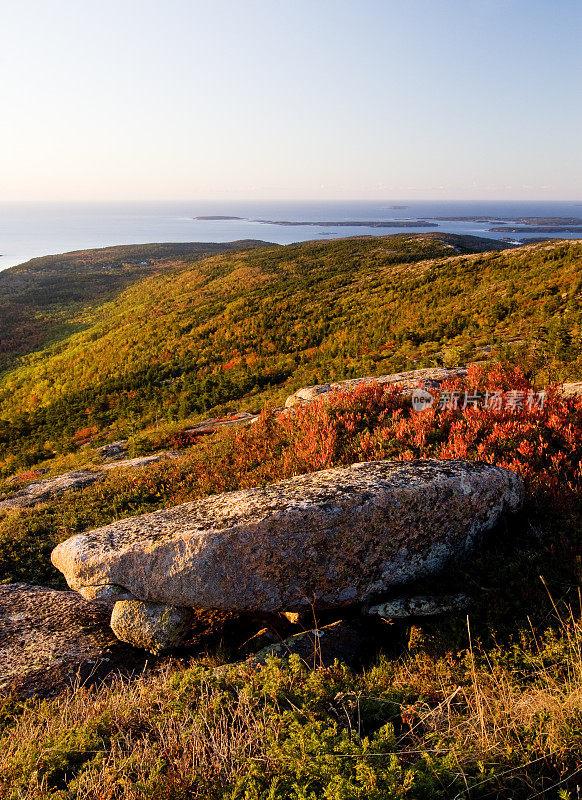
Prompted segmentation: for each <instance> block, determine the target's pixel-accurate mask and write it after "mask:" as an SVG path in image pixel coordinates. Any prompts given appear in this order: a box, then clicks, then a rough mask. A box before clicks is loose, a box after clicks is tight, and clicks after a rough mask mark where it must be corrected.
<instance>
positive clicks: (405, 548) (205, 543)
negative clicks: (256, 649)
mask: <svg viewBox="0 0 582 800" xmlns="http://www.w3.org/2000/svg"><path fill="white" fill-rule="evenodd" d="M523 492H524V489H523V482H522V480H521V479H520V478H519V477H518V476H517V475H516V474H515V473H513V472H510V471H508V470H505V469H502V468H500V467H495V466H491V465H487V464H479V463H471V462H465V461H453V460H441V461H439V460H431V459H427V460H416V461H405V462H402V461H379V462H367V463H360V464H354V465H352V466H349V467H341V468H336V469H328V470H324V471H322V472H316V473H312V474H310V475H300V476H297V477H294V478H290V479H288V480H283V481H280V482H279V483H275V484H272V485H270V486H265V487H259V488H255V489H246V490H243V491H237V492H229V493H225V494H219V495H215V496H213V497H208V498H205V499H203V500H197V501H195V502H190V503H185V504H183V505H180V506H176V507H174V508H170V509H167V510H164V511H157V512H154V513H152V514H145V515H142V516H139V517H133V518H129V519H124V520H120V521H118V522H114V523H112V524H111V525H107V526H105V527H102V528H98V529H97V530H93V531H88V532H86V533H83V534H79V535H77V536H73V537H72V538H70V539H68V540H67V541H65V542H63V543H62V544H60V545H58V547H57V548H56V549H55V550H54V551H53V555H52V560H53V564H54V565H55V566H56V567H57V568H58V569H59V570H61V572H63V573H64V575H65V577H66V579H67V581H68V583H69V585H70V586H71V588H72V589H75V590H77V591H78V592H80V593H81V594H83V595H85V596H86V597H87V598H91V599H99V596H100V591H101V590H102V591H103V592H105V593H106V594H107V593H108V592H109V593H110V592H111V587H112V586H114V587H118V590H119V592H124V593H125V594H124V595H123V596H122V595H120V594H118V595H117V599H132V598H135V599H138V600H142V601H149V602H154V603H165V604H168V605H173V606H184V607H194V608H218V609H230V610H237V611H248V610H260V611H266V612H272V611H294V610H301V609H304V608H307V607H309V606H311V605H313V606H314V607H315V608H337V607H344V606H351V605H356V604H358V603H362V602H366V601H369V600H371V599H372V598H374V597H376V596H378V595H381V594H382V593H383V592H385V591H386V590H389V589H391V588H392V587H394V586H398V585H403V584H407V583H410V582H412V581H415V580H417V579H419V578H422V577H424V576H427V575H432V574H435V573H438V572H439V571H440V570H442V569H443V567H444V566H445V565H446V564H447V563H449V562H450V561H451V560H454V559H458V558H461V557H463V556H466V555H467V554H468V553H470V552H471V551H473V550H474V549H475V548H476V547H478V546H479V544H480V542H481V541H482V538H483V534H484V533H486V532H487V531H488V530H490V529H491V528H493V527H494V526H495V525H496V523H497V522H498V520H499V519H500V517H501V515H502V514H503V513H504V512H507V511H515V510H517V509H518V508H519V507H520V505H521V503H522V501H523ZM104 599H105V598H104Z"/></svg>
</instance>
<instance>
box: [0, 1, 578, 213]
mask: <svg viewBox="0 0 582 800" xmlns="http://www.w3.org/2000/svg"><path fill="white" fill-rule="evenodd" d="M0 36H1V45H0V109H1V114H2V118H1V122H0V202H2V201H5V202H13V201H43V202H44V201H59V202H61V201H66V202H69V201H126V200H127V201H136V200H148V201H149V200H153V201H155V200H160V201H162V200H164V201H166V200H168V201H170V200H190V199H198V198H203V199H209V200H215V199H216V200H220V199H257V200H265V199H277V200H301V199H312V200H319V199H321V200H331V199H336V200H349V199H354V200H355V199H362V200H367V199H369V200H376V199H400V198H406V199H467V200H469V199H474V200H479V199H483V200H485V199H487V200H489V199H490V200H499V199H500V200H580V199H582V156H581V151H582V2H581V0H204V1H203V2H202V1H200V0H99V2H96V0H18V2H17V1H16V0H6V2H4V3H3V5H2V12H1V25H0Z"/></svg>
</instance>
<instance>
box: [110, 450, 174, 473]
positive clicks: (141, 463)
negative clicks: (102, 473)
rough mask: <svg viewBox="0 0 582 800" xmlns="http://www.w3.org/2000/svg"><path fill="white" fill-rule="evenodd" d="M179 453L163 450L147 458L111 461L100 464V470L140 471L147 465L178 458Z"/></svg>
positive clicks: (139, 457)
mask: <svg viewBox="0 0 582 800" xmlns="http://www.w3.org/2000/svg"><path fill="white" fill-rule="evenodd" d="M178 455H179V453H176V452H174V451H173V450H164V451H163V452H161V453H154V454H152V455H149V456H136V458H125V459H123V460H122V461H111V462H110V463H109V464H102V465H101V469H104V470H106V471H109V470H112V469H141V468H142V467H147V466H149V464H157V463H158V462H159V461H165V460H166V459H169V458H178Z"/></svg>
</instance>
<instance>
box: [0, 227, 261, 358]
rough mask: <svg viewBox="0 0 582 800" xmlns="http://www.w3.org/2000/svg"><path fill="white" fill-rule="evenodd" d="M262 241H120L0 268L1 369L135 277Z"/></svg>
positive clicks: (72, 325)
mask: <svg viewBox="0 0 582 800" xmlns="http://www.w3.org/2000/svg"><path fill="white" fill-rule="evenodd" d="M257 244H265V243H264V242H252V241H246V242H229V243H227V244H215V243H207V242H185V243H173V242H168V243H163V244H141V245H121V246H119V247H104V248H99V249H97V250H76V251H73V252H70V253H62V254H61V255H54V256H43V257H42V258H33V259H31V260H30V261H27V262H26V263H25V264H20V265H18V266H16V267H12V268H11V269H7V270H4V271H3V272H0V372H1V371H2V370H3V369H6V368H7V367H8V366H9V365H10V364H12V363H13V362H14V360H15V357H16V356H18V355H22V354H23V353H28V352H30V351H31V350H34V349H36V348H37V347H40V346H43V345H46V344H47V343H48V342H51V341H55V340H57V339H61V338H64V337H66V336H68V335H69V334H71V333H72V332H74V331H75V330H79V329H82V328H84V327H87V325H88V324H89V321H90V320H91V315H90V311H91V309H92V308H93V307H94V306H95V304H99V303H102V302H103V300H104V299H105V298H110V297H112V296H114V295H115V294H116V293H118V292H120V291H122V290H123V289H125V288H126V287H127V286H130V285H131V284H132V283H134V282H135V281H137V280H139V279H140V278H142V277H144V276H145V275H149V274H152V273H157V272H159V271H160V270H164V269H169V268H171V267H176V266H178V265H180V264H184V263H192V262H193V261H196V260H197V259H199V258H203V257H204V256H208V255H210V254H212V253H222V252H224V251H229V250H244V249H246V248H247V247H253V246H256V245H257Z"/></svg>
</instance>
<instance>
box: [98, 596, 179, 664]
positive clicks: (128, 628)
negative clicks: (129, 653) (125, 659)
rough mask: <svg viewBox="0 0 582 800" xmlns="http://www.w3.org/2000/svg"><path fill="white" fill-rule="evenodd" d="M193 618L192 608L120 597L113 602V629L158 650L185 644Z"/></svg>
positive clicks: (138, 644)
mask: <svg viewBox="0 0 582 800" xmlns="http://www.w3.org/2000/svg"><path fill="white" fill-rule="evenodd" d="M193 619H194V614H193V612H192V609H190V608H175V607H174V606H167V605H164V604H163V603H143V602H142V601H141V600H119V601H118V602H117V603H115V605H114V606H113V613H112V615H111V630H112V631H113V633H114V634H115V635H116V636H117V638H118V639H119V640H120V641H122V642H126V643H127V644H131V645H133V646H134V647H139V648H140V649H142V650H148V651H149V652H150V653H154V654H158V653H163V652H164V651H165V650H171V649H172V648H173V647H178V645H180V644H182V642H183V641H184V639H185V637H186V634H187V633H188V632H189V630H190V628H191V626H192V622H193Z"/></svg>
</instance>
